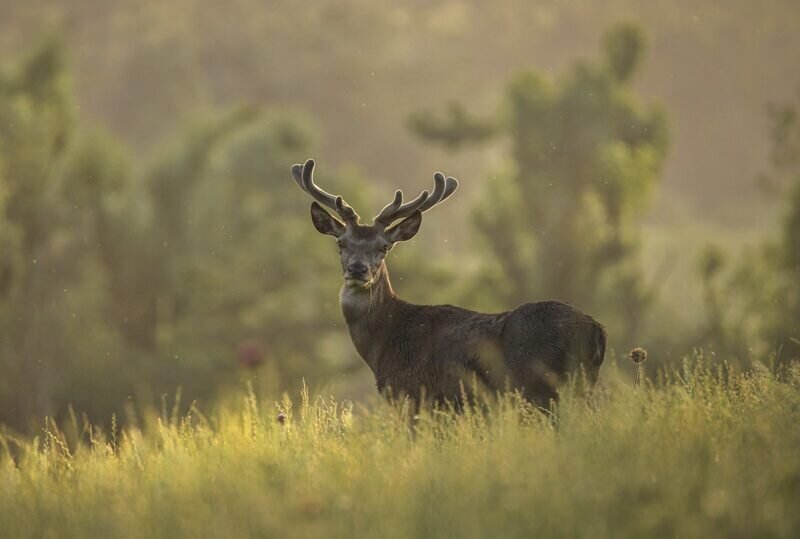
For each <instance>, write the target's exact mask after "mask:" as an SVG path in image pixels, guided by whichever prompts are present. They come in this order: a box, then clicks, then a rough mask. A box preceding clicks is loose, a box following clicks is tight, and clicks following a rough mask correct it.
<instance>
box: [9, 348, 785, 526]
mask: <svg viewBox="0 0 800 539" xmlns="http://www.w3.org/2000/svg"><path fill="white" fill-rule="evenodd" d="M701 363H702V362H701ZM625 371H626V374H627V371H628V369H627V368H626V369H625ZM241 400H242V402H241V403H240V404H238V405H237V404H234V405H231V406H229V407H227V408H225V409H221V410H219V411H217V412H215V413H214V414H213V416H212V417H209V418H205V417H203V416H201V415H199V413H197V412H193V413H192V414H191V415H190V416H189V417H185V418H175V417H173V418H172V419H168V418H166V417H162V418H154V419H152V420H150V421H147V422H145V424H144V425H142V426H141V427H140V428H138V429H133V428H131V429H126V430H124V431H123V432H122V433H121V434H120V435H118V436H116V437H114V439H104V438H103V437H102V435H101V434H100V433H99V432H96V431H95V432H94V434H92V436H91V438H92V440H91V441H89V442H86V443H79V442H78V441H77V440H78V439H79V438H81V434H80V432H78V431H75V425H67V426H65V427H64V429H63V430H64V432H62V431H60V430H58V429H56V428H55V427H54V426H52V425H51V426H50V427H48V428H47V429H43V430H42V432H41V434H40V435H39V436H38V437H36V438H35V439H33V440H26V441H22V440H18V439H12V438H11V437H9V436H6V437H5V438H4V439H3V440H4V441H3V447H4V449H0V454H1V455H0V535H2V536H3V537H104V538H105V537H147V538H153V537H181V536H184V537H248V536H255V537H321V536H326V537H433V536H436V537H592V538H602V537H614V538H619V537H798V536H800V368H797V367H795V368H793V369H791V370H787V371H785V372H783V374H782V375H780V376H777V375H775V374H771V373H770V371H769V370H768V369H766V368H757V369H756V370H754V371H752V372H750V373H747V374H742V373H738V374H733V373H730V372H728V371H727V369H723V368H709V367H705V366H703V365H702V364H701V365H700V366H692V367H687V368H685V369H684V370H683V371H681V372H675V373H673V374H671V375H663V376H661V380H660V382H659V383H658V384H656V385H647V386H645V387H642V388H640V389H639V390H638V391H633V390H632V389H631V387H630V384H629V378H627V377H625V376H623V375H622V374H621V373H620V372H619V371H618V370H617V369H616V368H615V367H614V366H613V365H611V366H609V368H608V369H607V370H606V372H604V379H603V385H602V387H601V388H600V390H599V391H598V392H597V393H596V394H595V395H594V397H593V398H592V401H591V402H590V403H588V404H587V402H586V400H585V399H584V398H579V397H570V396H567V397H566V398H565V399H564V400H563V401H562V405H561V406H560V408H559V410H558V411H557V415H556V416H552V417H550V416H547V415H545V414H542V413H540V412H538V411H534V410H531V409H529V408H527V407H526V406H524V405H522V404H520V403H519V402H518V401H517V400H516V399H515V398H514V397H513V396H511V395H509V396H505V397H503V398H502V399H499V400H498V401H496V402H494V403H492V404H490V409H489V410H488V411H487V412H480V413H479V412H477V411H467V413H464V414H461V415H454V414H450V413H443V412H442V413H432V414H423V415H422V416H421V417H420V418H419V419H418V421H417V422H416V425H415V428H414V430H415V433H414V434H413V435H412V434H411V428H410V426H409V425H410V423H409V421H408V419H407V417H405V415H404V413H403V410H402V409H400V408H393V407H390V406H388V405H384V404H375V405H373V406H370V407H369V409H368V410H367V409H361V408H356V409H355V410H354V409H353V407H352V406H350V405H348V404H346V403H345V404H342V403H335V402H331V401H330V400H323V399H308V398H306V399H301V402H299V403H298V404H297V405H296V406H295V407H291V405H290V403H289V402H288V399H287V400H285V401H284V402H283V403H281V404H280V405H279V406H280V407H281V408H282V409H283V410H285V411H286V413H287V415H288V418H287V421H286V423H285V425H280V424H279V423H278V422H277V421H276V414H277V410H278V406H277V405H273V404H270V405H267V404H259V403H257V402H256V401H255V399H254V398H253V397H252V396H244V397H243V398H242V399H241ZM73 431H74V432H73ZM82 438H83V439H84V440H88V438H89V435H88V433H87V432H84V433H83V435H82Z"/></svg>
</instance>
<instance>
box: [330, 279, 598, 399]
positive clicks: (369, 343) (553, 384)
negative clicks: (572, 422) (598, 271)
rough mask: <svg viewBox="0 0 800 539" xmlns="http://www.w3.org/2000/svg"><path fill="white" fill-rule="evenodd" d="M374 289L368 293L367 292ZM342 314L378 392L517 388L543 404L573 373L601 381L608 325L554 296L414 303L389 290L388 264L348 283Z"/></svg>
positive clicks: (415, 395) (430, 394) (444, 393)
mask: <svg viewBox="0 0 800 539" xmlns="http://www.w3.org/2000/svg"><path fill="white" fill-rule="evenodd" d="M370 292H371V293H370ZM341 305H342V313H343V314H344V318H345V321H346V322H347V327H348V329H349V331H350V337H351V339H352V341H353V344H354V345H355V347H356V350H357V351H358V353H359V355H360V356H361V358H362V359H363V360H364V362H365V363H366V364H367V365H368V366H369V368H370V369H371V370H372V372H373V374H374V375H375V381H376V384H377V387H378V391H380V392H381V393H387V392H391V394H392V395H394V396H400V395H406V396H409V397H411V398H412V399H415V400H419V398H420V397H422V395H421V393H422V392H424V394H425V397H427V398H429V399H431V400H433V401H438V402H443V401H450V402H458V401H459V400H460V399H461V397H462V395H463V393H464V392H465V391H466V392H467V393H471V392H472V391H473V389H475V385H476V383H477V385H478V389H485V390H489V391H490V392H495V391H498V390H502V389H504V388H506V387H510V388H516V389H519V390H520V391H522V393H523V395H525V397H527V398H528V399H530V400H531V401H533V402H535V403H536V404H538V405H540V406H547V404H548V402H549V401H550V400H551V399H556V398H557V392H556V388H557V387H558V385H559V384H560V383H562V382H563V381H564V379H565V378H566V377H567V375H568V374H569V373H576V372H580V371H583V373H584V374H585V376H586V377H587V378H588V379H589V380H590V381H591V382H592V383H593V382H595V381H596V380H597V376H598V372H599V369H600V364H601V363H602V361H603V355H604V353H605V341H606V338H605V331H604V330H603V328H602V326H601V325H600V324H598V323H597V322H596V321H594V320H593V319H592V318H591V317H589V316H587V315H585V314H583V313H581V312H580V311H578V310H576V309H574V308H573V307H571V306H569V305H567V304H565V303H561V302H557V301H540V302H536V303H526V304H524V305H521V306H519V307H517V308H516V309H514V310H513V311H507V312H503V313H492V314H486V313H478V312H474V311H470V310H467V309H462V308H461V307H455V306H453V305H414V304H412V303H408V302H405V301H403V300H401V299H399V298H398V297H397V296H396V295H395V294H394V292H393V291H392V288H391V284H390V282H389V275H388V271H387V270H386V268H385V265H384V267H383V269H382V271H381V274H380V278H379V280H378V282H377V283H376V284H375V285H374V286H373V287H372V290H371V291H364V290H363V289H356V288H353V287H347V286H345V287H343V288H342V292H341Z"/></svg>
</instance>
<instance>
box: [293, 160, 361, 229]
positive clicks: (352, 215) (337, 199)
mask: <svg viewBox="0 0 800 539" xmlns="http://www.w3.org/2000/svg"><path fill="white" fill-rule="evenodd" d="M292 177H293V178H294V181H295V182H297V185H299V186H300V189H302V190H303V191H305V192H306V193H308V194H309V195H311V196H312V197H313V198H314V200H316V201H317V202H319V203H320V204H322V205H323V206H326V207H328V208H330V209H332V210H333V211H335V212H336V213H338V214H339V217H341V218H342V219H344V221H345V222H347V223H358V220H359V217H358V214H357V213H356V211H355V210H354V209H353V208H351V207H350V206H348V205H347V203H346V202H345V201H344V200H343V199H342V197H341V196H338V195H332V194H330V193H328V192H326V191H323V190H322V189H320V188H319V186H317V184H315V183H314V160H313V159H309V160H308V161H306V162H305V164H304V165H301V164H299V163H298V164H296V165H292Z"/></svg>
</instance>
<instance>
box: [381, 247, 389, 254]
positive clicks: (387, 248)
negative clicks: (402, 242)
mask: <svg viewBox="0 0 800 539" xmlns="http://www.w3.org/2000/svg"><path fill="white" fill-rule="evenodd" d="M381 252H382V253H383V254H386V253H388V252H389V246H388V245H384V246H383V249H381Z"/></svg>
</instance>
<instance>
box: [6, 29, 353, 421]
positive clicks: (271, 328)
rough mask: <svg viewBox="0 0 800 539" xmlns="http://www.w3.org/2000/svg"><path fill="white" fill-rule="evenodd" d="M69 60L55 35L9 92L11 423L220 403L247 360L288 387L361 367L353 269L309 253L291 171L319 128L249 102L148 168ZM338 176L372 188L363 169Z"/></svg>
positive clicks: (208, 120) (10, 74) (182, 135)
mask: <svg viewBox="0 0 800 539" xmlns="http://www.w3.org/2000/svg"><path fill="white" fill-rule="evenodd" d="M63 57H64V52H63V47H62V46H61V44H60V43H59V42H58V41H57V40H52V39H51V40H46V41H44V42H43V43H42V45H40V46H39V48H37V49H35V50H34V51H33V53H32V54H31V55H29V56H28V57H26V58H23V59H22V60H21V61H20V62H19V64H18V65H16V66H13V67H12V68H11V69H8V70H7V71H6V72H4V73H3V76H2V84H0V123H1V124H2V125H1V126H0V224H1V225H2V226H0V246H1V247H2V249H3V257H2V258H1V259H0V297H1V298H2V302H1V303H0V337H2V341H0V342H2V344H1V345H0V422H2V423H6V424H10V425H12V426H14V427H16V428H19V429H22V430H25V429H27V427H28V421H29V420H30V419H31V418H33V417H42V416H44V415H57V414H63V413H65V412H66V410H67V406H68V404H72V405H74V407H75V408H76V409H78V410H79V411H82V412H84V411H85V412H88V413H89V414H91V415H92V416H93V417H97V416H102V417H109V416H110V415H111V414H112V413H114V412H116V413H118V414H120V413H121V412H122V409H121V407H122V406H123V404H124V403H125V402H126V401H132V400H134V397H136V398H135V400H136V401H137V402H140V403H143V404H144V405H147V404H149V403H153V402H156V401H157V399H158V397H159V395H161V394H163V393H165V392H170V391H174V390H175V388H176V387H179V386H183V387H184V391H185V392H186V394H187V395H188V396H189V397H190V398H191V399H201V400H203V401H207V400H210V399H212V398H214V397H215V396H217V395H218V394H219V392H220V391H222V390H224V388H225V387H227V386H228V385H230V384H231V383H233V382H234V381H235V380H236V379H237V378H238V377H239V376H240V374H241V370H240V367H241V366H240V365H238V363H237V360H238V362H241V363H242V364H243V366H244V367H252V366H254V364H255V365H258V364H264V365H266V366H265V367H264V374H263V376H264V377H266V378H268V379H269V380H268V382H265V384H266V385H267V386H268V387H272V388H273V389H277V387H278V386H279V385H280V384H281V383H292V382H297V381H299V379H300V377H301V376H302V375H303V374H305V375H306V376H308V377H309V378H310V379H311V380H312V381H316V382H319V381H321V380H324V379H326V378H327V377H328V376H329V375H330V372H331V370H332V369H334V368H335V367H334V366H335V365H336V361H335V360H338V361H339V363H341V362H342V359H341V357H340V356H344V357H345V358H347V357H348V354H347V353H346V352H347V349H346V348H344V347H343V346H341V343H340V345H339V346H336V345H335V343H334V345H332V344H331V342H330V341H331V337H332V336H338V335H340V334H341V332H340V331H339V330H338V329H337V328H336V325H337V321H338V319H339V317H340V314H339V312H338V308H337V305H336V302H335V297H336V296H335V289H334V288H332V287H331V288H330V289H329V287H328V285H329V284H330V283H332V282H333V280H334V279H336V277H337V274H338V269H337V262H336V257H335V256H333V254H334V253H333V251H330V252H328V251H326V250H324V249H321V248H309V245H312V244H314V243H315V242H318V241H320V240H319V239H318V238H317V237H316V236H317V235H316V233H315V232H314V230H313V227H311V226H310V224H309V223H308V201H307V200H306V199H305V197H303V196H300V194H299V192H298V191H297V188H296V185H295V184H294V182H293V181H292V180H291V178H290V177H289V174H288V165H287V164H288V163H292V162H295V161H300V160H302V159H304V158H305V157H306V156H307V155H308V153H309V148H310V147H312V146H313V140H312V137H311V135H310V133H311V131H312V129H311V127H310V126H309V122H308V121H307V120H306V119H304V118H303V117H302V116H301V115H299V114H289V113H277V112H273V111H269V110H259V109H257V108H254V107H238V108H234V109H232V110H229V111H227V112H223V113H219V114H214V115H207V116H205V117H202V118H199V119H198V120H197V121H195V122H193V123H190V124H189V125H187V126H186V127H184V128H182V129H180V130H178V132H176V133H175V135H174V136H173V138H172V139H171V141H169V142H168V143H165V144H162V145H160V146H158V151H157V153H156V154H155V155H154V156H153V157H152V158H151V159H149V160H146V161H145V162H144V163H143V164H140V163H138V162H135V161H134V160H133V159H132V158H131V156H130V152H129V150H128V148H126V147H125V146H124V145H122V144H120V143H119V142H118V141H116V140H115V139H114V138H113V137H111V136H110V135H109V134H108V133H105V132H103V131H102V130H99V129H87V128H84V127H83V126H81V125H80V124H78V123H76V122H75V121H74V120H73V119H72V116H71V114H72V111H73V110H74V108H75V105H74V102H73V100H72V96H71V92H70V87H69V83H68V81H69V76H68V73H67V69H66V66H65V62H64V59H63ZM322 181H323V182H325V183H326V184H328V185H330V184H333V185H335V186H337V187H340V188H343V189H346V190H348V191H357V190H358V184H357V176H356V175H354V174H352V173H350V174H341V175H338V176H337V175H332V176H330V175H329V176H328V177H327V178H326V177H323V178H322ZM348 198H349V199H350V200H352V201H353V203H359V202H362V200H359V197H358V196H348ZM320 275H324V278H320ZM320 297H329V298H330V300H329V301H327V300H326V301H320V299H319V298H320ZM309 335H313V338H309ZM344 338H345V336H344V335H342V340H343V339H344ZM244 356H246V357H244ZM349 357H351V358H352V354H349ZM278 358H280V359H281V361H280V362H278ZM340 367H341V365H339V368H340Z"/></svg>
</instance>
